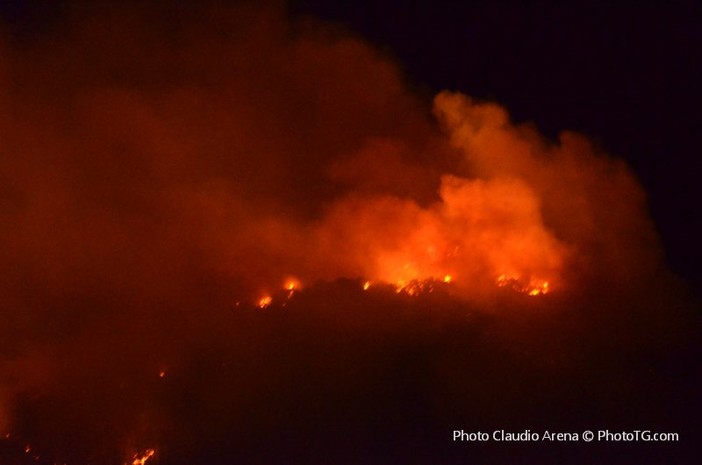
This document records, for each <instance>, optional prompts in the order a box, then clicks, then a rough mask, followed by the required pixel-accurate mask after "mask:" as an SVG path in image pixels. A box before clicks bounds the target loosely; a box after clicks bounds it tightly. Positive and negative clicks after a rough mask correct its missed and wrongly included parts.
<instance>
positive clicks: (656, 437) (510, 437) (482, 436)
mask: <svg viewBox="0 0 702 465" xmlns="http://www.w3.org/2000/svg"><path fill="white" fill-rule="evenodd" d="M679 440H680V435H679V434H678V433H661V432H653V431H650V430H633V431H609V430H597V431H591V430H585V431H580V432H572V431H570V432H564V431H563V432H558V431H548V430H546V431H543V432H536V431H531V430H524V431H519V432H513V431H505V430H503V429H501V430H495V431H493V432H492V433H488V432H485V431H470V432H467V431H464V430H454V431H453V441H454V442H456V441H459V442H487V441H495V442H503V441H504V442H515V441H516V442H519V441H521V442H537V441H552V442H578V441H582V442H593V441H598V442H599V441H602V442H637V441H642V442H650V441H653V442H656V441H660V442H667V441H672V442H677V441H679Z"/></svg>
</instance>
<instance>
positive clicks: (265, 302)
mask: <svg viewBox="0 0 702 465" xmlns="http://www.w3.org/2000/svg"><path fill="white" fill-rule="evenodd" d="M271 303H273V298H272V297H271V296H269V295H267V296H265V297H261V298H260V299H258V302H256V306H257V307H258V308H268V307H270V305H271Z"/></svg>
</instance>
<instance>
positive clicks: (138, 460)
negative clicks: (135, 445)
mask: <svg viewBox="0 0 702 465" xmlns="http://www.w3.org/2000/svg"><path fill="white" fill-rule="evenodd" d="M155 453H156V451H155V450H154V449H146V451H145V452H144V454H143V455H141V456H139V454H134V457H133V460H132V465H144V464H145V463H146V462H147V461H148V460H149V459H150V458H151V457H153V456H154V454H155Z"/></svg>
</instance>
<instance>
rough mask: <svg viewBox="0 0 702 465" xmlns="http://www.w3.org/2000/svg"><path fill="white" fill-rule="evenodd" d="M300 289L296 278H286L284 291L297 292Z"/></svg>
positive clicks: (300, 286)
mask: <svg viewBox="0 0 702 465" xmlns="http://www.w3.org/2000/svg"><path fill="white" fill-rule="evenodd" d="M300 289H302V284H301V283H300V280H299V279H296V278H288V279H287V280H286V281H285V290H287V291H291V292H292V291H299V290H300Z"/></svg>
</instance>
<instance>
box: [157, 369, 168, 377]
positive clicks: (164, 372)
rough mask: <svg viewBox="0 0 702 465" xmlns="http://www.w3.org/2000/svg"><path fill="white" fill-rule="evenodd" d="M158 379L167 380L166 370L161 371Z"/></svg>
mask: <svg viewBox="0 0 702 465" xmlns="http://www.w3.org/2000/svg"><path fill="white" fill-rule="evenodd" d="M158 377H159V378H165V377H166V370H161V371H159V372H158Z"/></svg>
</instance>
